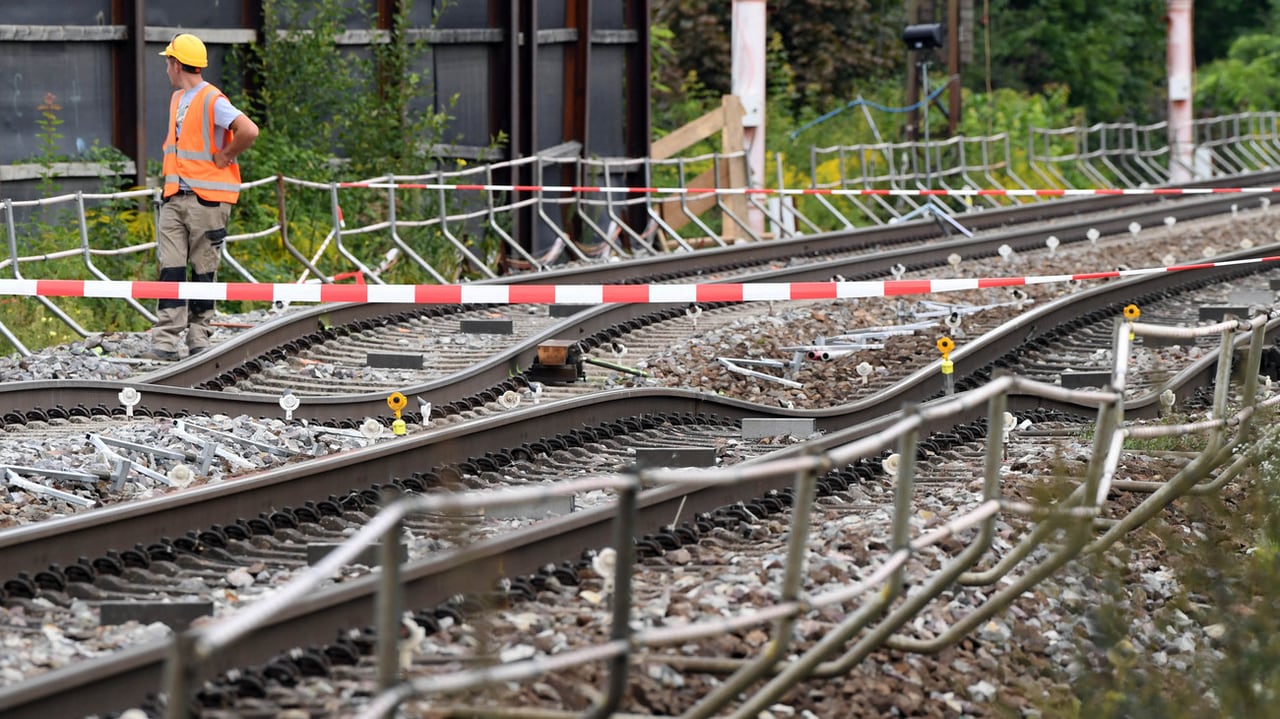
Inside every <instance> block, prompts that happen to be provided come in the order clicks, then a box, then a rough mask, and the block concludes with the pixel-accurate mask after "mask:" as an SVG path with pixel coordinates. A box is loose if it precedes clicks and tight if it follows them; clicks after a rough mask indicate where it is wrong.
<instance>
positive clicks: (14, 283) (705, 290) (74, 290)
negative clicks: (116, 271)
mask: <svg viewBox="0 0 1280 719" xmlns="http://www.w3.org/2000/svg"><path fill="white" fill-rule="evenodd" d="M1278 260H1280V256H1273V257H1258V258H1251V259H1244V260H1228V261H1224V262H1204V263H1199V264H1193V265H1175V266H1172V267H1153V268H1146V269H1130V270H1112V271H1109V272H1087V273H1083V274H1074V275H1030V276H1024V277H984V278H960V279H937V280H933V279H921V280H884V281H860V282H763V283H749V284H733V283H727V284H692V285H679V284H671V285H533V284H530V285H473V284H464V285H360V284H355V285H338V284H253V283H247V282H129V281H109V280H3V279H0V295H13V296H24V297H32V296H40V297H106V298H125V297H132V298H134V299H176V300H217V301H223V302H226V301H251V302H316V303H330V302H379V303H392V304H481V305H507V304H538V305H552V304H566V305H594V304H602V303H610V304H661V303H685V302H771V301H775V300H778V301H781V300H828V299H852V298H859V297H896V296H901V295H924V294H932V293H944V292H960V291H963V290H976V289H983V288H990V287H1016V286H1020V285H1042V284H1051V283H1055V282H1072V281H1086V280H1103V279H1114V278H1118V277H1133V276H1137V275H1148V274H1155V273H1158V272H1184V271H1187V270H1200V269H1208V268H1211V267H1232V266H1236V265H1247V264H1256V263H1261V262H1275V261H1278Z"/></svg>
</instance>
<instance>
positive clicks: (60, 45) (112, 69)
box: [0, 0, 650, 199]
mask: <svg viewBox="0 0 1280 719" xmlns="http://www.w3.org/2000/svg"><path fill="white" fill-rule="evenodd" d="M349 4H350V6H351V7H353V8H360V7H363V8H365V9H366V10H368V11H369V12H370V13H374V14H377V15H376V16H377V17H379V18H382V19H384V20H386V19H387V18H390V17H391V16H392V15H393V14H394V12H395V11H396V9H397V0H349ZM648 15H649V10H648V0H446V1H442V0H416V2H414V3H413V4H412V6H411V11H410V19H411V20H412V21H413V23H412V24H413V25H414V26H415V27H416V28H417V29H418V30H419V31H420V32H421V33H422V36H423V37H424V38H425V39H426V40H427V42H428V44H429V45H430V47H431V50H430V52H429V53H428V55H427V57H426V59H425V60H424V64H425V65H426V67H424V68H420V69H425V70H427V72H428V75H429V77H430V79H431V81H432V83H433V84H432V90H433V93H432V94H431V96H430V97H431V100H430V102H431V103H432V105H434V108H435V109H437V110H439V109H445V108H448V111H449V112H450V114H452V115H453V116H454V117H455V119H454V121H453V123H452V127H451V128H450V130H449V132H448V135H449V137H450V138H451V145H450V147H449V148H448V149H447V150H446V151H445V152H446V154H448V155H456V156H462V157H467V156H476V155H478V154H479V152H480V151H481V150H482V149H483V148H485V147H487V146H488V145H489V144H490V140H491V138H493V137H495V136H497V135H498V134H499V133H506V135H507V136H508V137H509V138H510V145H509V147H508V148H507V154H506V156H507V157H521V156H528V155H531V154H536V153H539V152H542V151H545V150H548V149H551V148H559V149H561V150H562V151H570V152H573V154H581V155H586V156H601V157H637V156H643V155H646V154H647V153H648V146H649V133H650V128H649V108H648V82H649V73H648V62H649V59H648V45H649V36H648ZM433 18H434V19H435V20H436V22H435V24H434V26H433V25H432V20H433ZM261 19H262V3H261V0H231V1H229V2H228V1H226V0H222V1H216V2H193V1H192V0H76V1H75V2H61V3H60V2H39V3H21V4H19V3H6V7H5V12H4V13H3V15H2V16H0V183H2V184H0V197H10V198H15V199H27V198H30V197H31V196H32V193H33V188H34V179H33V175H34V174H36V173H37V170H36V168H33V166H32V165H31V163H32V161H33V158H36V157H37V156H39V155H40V154H41V150H42V145H41V141H40V138H39V134H40V132H41V128H40V124H39V120H40V119H41V117H42V113H41V110H40V107H41V106H42V105H44V104H45V102H46V98H51V99H53V101H54V102H56V103H57V104H58V105H59V106H60V109H59V110H58V111H57V115H58V117H59V118H61V119H62V120H63V123H64V124H62V125H61V126H60V127H59V128H58V132H60V133H61V134H62V136H63V137H62V138H61V139H60V140H59V141H58V143H57V152H58V153H59V154H63V155H66V156H68V157H70V158H72V159H73V160H75V161H82V160H84V159H85V158H86V151H87V150H88V149H89V148H91V147H92V146H93V144H94V143H95V142H97V143H99V144H101V145H104V146H114V147H116V148H118V149H120V150H121V151H123V152H124V153H125V154H126V155H128V156H129V157H131V158H134V159H147V158H149V159H152V160H155V159H156V158H158V157H159V154H160V145H161V143H162V141H163V139H164V132H165V129H164V124H165V122H166V117H167V109H166V108H167V104H166V103H167V99H168V97H169V93H170V92H171V88H170V87H169V83H168V80H167V78H166V76H165V72H164V62H163V60H162V59H161V58H160V57H158V55H157V53H159V52H160V51H161V50H162V49H163V48H164V46H165V44H166V43H167V42H168V41H169V39H170V38H172V36H173V35H174V34H176V33H177V32H180V31H184V30H185V31H190V32H194V33H196V34H197V35H199V36H200V37H201V38H202V39H203V40H204V41H205V43H206V45H207V46H208V48H209V60H210V64H209V68H208V69H207V70H206V73H205V74H206V76H207V77H208V78H209V80H210V81H211V82H213V83H214V84H215V85H219V86H226V85H227V83H226V82H225V80H226V78H225V77H224V71H225V66H226V58H227V55H228V53H229V52H230V50H231V49H232V48H233V47H234V46H236V45H240V44H244V43H251V42H253V41H254V39H255V38H256V37H257V33H258V31H259V30H260V28H261V25H262V22H261ZM380 26H381V27H385V26H386V25H385V24H382V25H380ZM351 30H352V32H351V33H349V35H350V37H349V38H348V39H347V41H346V42H349V43H350V44H351V45H352V47H351V49H352V51H354V52H361V51H362V49H361V45H362V44H363V45H367V44H368V43H369V42H370V41H371V39H372V35H371V34H370V33H369V32H368V28H367V27H363V26H360V24H359V21H358V20H357V21H354V22H353V25H352V27H351ZM526 34H531V35H533V36H534V37H536V42H535V43H533V44H532V45H530V44H528V43H523V42H521V41H520V39H521V38H522V37H524V36H525V35H526ZM455 97H456V101H454V100H453V98H455ZM255 119H256V120H258V121H259V123H260V124H262V119H261V118H255ZM264 129H266V128H264ZM566 143H568V145H566ZM37 167H38V166H37ZM60 169H62V170H65V171H66V172H68V173H70V174H69V175H68V176H67V177H66V180H67V181H64V182H60V184H61V185H62V186H63V189H76V188H75V180H74V179H73V177H74V174H75V173H76V172H77V171H85V168H83V167H77V166H70V167H65V168H60ZM131 172H133V171H131ZM90 174H91V173H90ZM133 174H137V173H133ZM246 179H250V178H246Z"/></svg>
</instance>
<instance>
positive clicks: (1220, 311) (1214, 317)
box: [1200, 304, 1249, 322]
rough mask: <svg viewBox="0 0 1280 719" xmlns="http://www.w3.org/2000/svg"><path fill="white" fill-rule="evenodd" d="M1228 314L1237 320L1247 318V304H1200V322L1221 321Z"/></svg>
mask: <svg viewBox="0 0 1280 719" xmlns="http://www.w3.org/2000/svg"><path fill="white" fill-rule="evenodd" d="M1228 315H1230V316H1231V317H1235V318H1236V319H1239V320H1247V319H1249V305H1242V304H1240V305H1234V304H1233V305H1201V306H1200V321H1201V322H1221V321H1223V320H1224V319H1226V318H1227V316H1228Z"/></svg>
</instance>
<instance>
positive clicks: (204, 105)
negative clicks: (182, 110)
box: [164, 83, 240, 205]
mask: <svg viewBox="0 0 1280 719" xmlns="http://www.w3.org/2000/svg"><path fill="white" fill-rule="evenodd" d="M183 92H184V91H183V90H175V91H174V93H173V99H172V100H170V101H169V135H168V137H166V138H165V140H164V196H165V197H169V196H170V195H173V194H175V193H177V191H178V189H179V187H178V178H179V177H181V178H182V179H183V180H186V182H187V185H188V186H189V187H190V188H191V189H192V190H195V193H196V194H197V195H199V196H200V197H201V198H203V199H205V200H209V201H210V202H228V203H231V204H233V205H234V204H235V203H236V200H238V199H239V198H240V166H239V165H237V164H236V163H234V162H233V163H231V164H230V165H227V166H226V167H223V168H219V167H218V166H217V165H215V164H213V152H214V150H216V149H217V145H215V144H214V142H213V138H214V133H215V132H217V131H218V128H217V127H216V126H215V125H214V124H213V103H214V102H215V101H217V99H218V98H220V97H224V96H223V94H222V93H221V92H220V91H219V90H218V88H216V87H214V86H213V85H210V84H207V83H206V84H205V85H204V86H203V87H201V88H200V89H199V90H196V94H195V96H194V97H192V98H191V104H190V105H188V106H187V115H186V117H184V118H183V120H182V128H183V132H182V137H178V138H175V137H174V135H176V134H177V121H178V100H179V99H180V98H181V97H182V93H183ZM224 133H225V134H224V136H223V138H222V146H223V147H226V146H227V144H228V143H230V142H231V137H232V136H233V135H234V134H235V133H233V132H231V130H225V131H224Z"/></svg>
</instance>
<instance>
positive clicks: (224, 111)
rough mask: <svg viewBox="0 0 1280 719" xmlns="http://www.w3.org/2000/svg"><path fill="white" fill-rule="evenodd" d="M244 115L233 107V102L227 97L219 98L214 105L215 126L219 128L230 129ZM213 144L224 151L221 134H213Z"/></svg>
mask: <svg viewBox="0 0 1280 719" xmlns="http://www.w3.org/2000/svg"><path fill="white" fill-rule="evenodd" d="M243 114H244V113H243V112H240V110H239V109H237V108H236V106H235V105H232V104H231V101H230V100H228V99H227V98H225V97H219V98H218V99H217V100H215V101H214V103H213V124H214V125H217V126H218V127H226V128H230V127H231V123H233V122H235V121H236V118H237V117H240V116H241V115H243ZM213 143H214V145H216V146H217V147H218V149H222V133H221V132H215V133H213Z"/></svg>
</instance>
